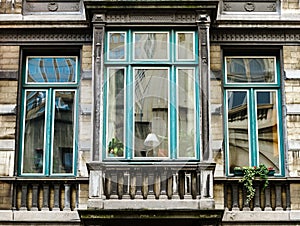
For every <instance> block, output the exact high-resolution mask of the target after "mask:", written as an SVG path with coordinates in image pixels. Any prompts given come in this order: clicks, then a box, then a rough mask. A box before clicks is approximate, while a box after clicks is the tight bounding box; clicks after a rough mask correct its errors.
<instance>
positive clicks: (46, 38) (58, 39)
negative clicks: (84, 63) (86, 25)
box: [0, 29, 92, 44]
mask: <svg viewBox="0 0 300 226" xmlns="http://www.w3.org/2000/svg"><path fill="white" fill-rule="evenodd" d="M66 42H67V43H72V44H75V43H86V42H92V33H91V31H90V30H87V29H38V30H34V29H27V30H22V29H18V30H17V29H1V30H0V43H5V44H10V43H31V44H32V43H66Z"/></svg>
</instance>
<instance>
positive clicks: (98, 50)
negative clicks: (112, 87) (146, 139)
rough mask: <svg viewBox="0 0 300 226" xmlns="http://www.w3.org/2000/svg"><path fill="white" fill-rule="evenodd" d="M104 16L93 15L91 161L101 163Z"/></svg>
mask: <svg viewBox="0 0 300 226" xmlns="http://www.w3.org/2000/svg"><path fill="white" fill-rule="evenodd" d="M104 17H105V15H104V14H95V15H94V17H93V20H92V22H93V75H92V86H93V110H92V122H93V139H92V161H101V159H102V151H101V137H102V136H101V130H100V122H101V111H102V84H103V56H104V53H103V45H104V44H103V42H104V32H105V26H104Z"/></svg>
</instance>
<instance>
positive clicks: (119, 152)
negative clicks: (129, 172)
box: [108, 138, 124, 157]
mask: <svg viewBox="0 0 300 226" xmlns="http://www.w3.org/2000/svg"><path fill="white" fill-rule="evenodd" d="M123 152H124V145H123V143H122V142H121V141H120V140H118V139H117V138H112V140H111V141H110V142H109V144H108V156H109V157H121V156H123Z"/></svg>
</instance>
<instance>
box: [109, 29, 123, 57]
mask: <svg viewBox="0 0 300 226" xmlns="http://www.w3.org/2000/svg"><path fill="white" fill-rule="evenodd" d="M125 35H126V33H125V32H113V33H108V40H109V42H108V59H109V60H124V59H125V42H126V40H125Z"/></svg>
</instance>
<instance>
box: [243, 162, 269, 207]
mask: <svg viewBox="0 0 300 226" xmlns="http://www.w3.org/2000/svg"><path fill="white" fill-rule="evenodd" d="M243 173H244V175H243V178H242V179H241V180H240V182H241V183H243V185H244V187H245V189H246V192H247V199H246V202H247V203H249V202H250V201H251V200H252V199H253V197H254V195H255V188H254V185H253V180H254V179H255V177H259V178H260V179H261V182H262V183H263V189H265V188H266V187H268V185H269V181H268V175H269V169H268V168H267V167H266V166H265V165H264V164H261V165H259V166H258V167H256V166H250V167H243Z"/></svg>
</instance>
